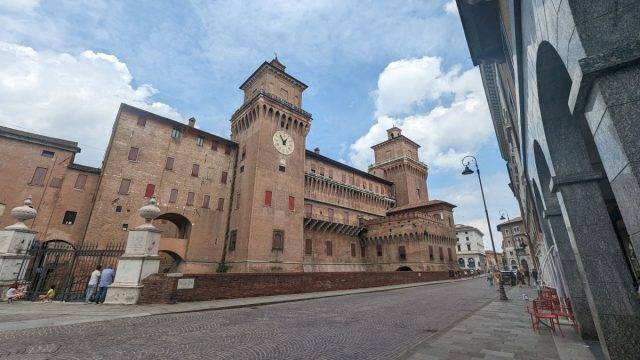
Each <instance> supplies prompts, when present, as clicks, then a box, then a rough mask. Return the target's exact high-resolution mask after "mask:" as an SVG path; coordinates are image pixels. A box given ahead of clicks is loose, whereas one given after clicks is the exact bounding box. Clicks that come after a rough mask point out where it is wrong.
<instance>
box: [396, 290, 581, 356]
mask: <svg viewBox="0 0 640 360" xmlns="http://www.w3.org/2000/svg"><path fill="white" fill-rule="evenodd" d="M510 290H511V291H509V293H508V296H509V297H510V300H509V301H507V302H502V301H494V302H492V303H491V304H489V305H487V306H485V307H483V308H482V309H480V310H479V311H477V312H475V313H473V314H471V316H469V317H468V318H467V319H465V320H463V321H461V322H459V323H457V324H456V325H455V326H454V327H453V328H451V329H450V330H449V331H446V332H444V334H442V335H440V334H438V335H435V336H433V337H432V338H429V339H428V340H426V341H425V343H423V344H421V345H419V346H417V347H415V348H414V349H413V350H411V351H409V352H408V353H407V354H406V355H405V356H403V358H404V359H410V360H444V359H456V360H458V359H471V360H476V359H497V360H499V359H522V360H547V359H560V357H559V356H558V352H557V350H556V345H555V343H554V340H553V336H552V335H551V333H550V332H549V331H548V330H545V329H543V330H542V331H541V334H537V333H534V332H533V331H532V330H531V321H530V318H529V315H527V313H526V312H525V306H526V301H524V300H522V294H523V293H525V294H527V295H528V296H529V298H533V297H535V291H534V290H533V289H531V288H529V287H522V288H520V287H515V288H513V289H510ZM563 330H564V331H565V332H567V333H570V332H571V331H572V330H571V328H570V327H567V326H564V327H563ZM580 359H588V358H582V357H581V358H580Z"/></svg>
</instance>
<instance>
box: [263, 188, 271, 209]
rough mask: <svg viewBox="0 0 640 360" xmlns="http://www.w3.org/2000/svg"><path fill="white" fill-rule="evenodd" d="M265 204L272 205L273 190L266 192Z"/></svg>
mask: <svg viewBox="0 0 640 360" xmlns="http://www.w3.org/2000/svg"><path fill="white" fill-rule="evenodd" d="M264 206H271V191H270V190H267V191H265V192H264Z"/></svg>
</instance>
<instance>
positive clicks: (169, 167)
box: [164, 157, 173, 170]
mask: <svg viewBox="0 0 640 360" xmlns="http://www.w3.org/2000/svg"><path fill="white" fill-rule="evenodd" d="M164 168H165V170H173V158H172V157H168V158H167V162H166V163H165V165H164Z"/></svg>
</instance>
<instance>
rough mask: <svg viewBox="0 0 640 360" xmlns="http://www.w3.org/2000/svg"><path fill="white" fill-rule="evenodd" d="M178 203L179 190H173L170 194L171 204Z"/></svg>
mask: <svg viewBox="0 0 640 360" xmlns="http://www.w3.org/2000/svg"><path fill="white" fill-rule="evenodd" d="M176 201H178V189H171V192H170V193H169V202H170V203H171V204H175V202H176Z"/></svg>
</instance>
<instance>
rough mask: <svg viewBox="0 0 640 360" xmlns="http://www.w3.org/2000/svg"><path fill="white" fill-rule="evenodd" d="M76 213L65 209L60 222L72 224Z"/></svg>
mask: <svg viewBox="0 0 640 360" xmlns="http://www.w3.org/2000/svg"><path fill="white" fill-rule="evenodd" d="M77 215H78V213H77V212H75V211H65V212H64V218H62V223H63V224H65V225H73V223H75V222H76V216H77Z"/></svg>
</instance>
